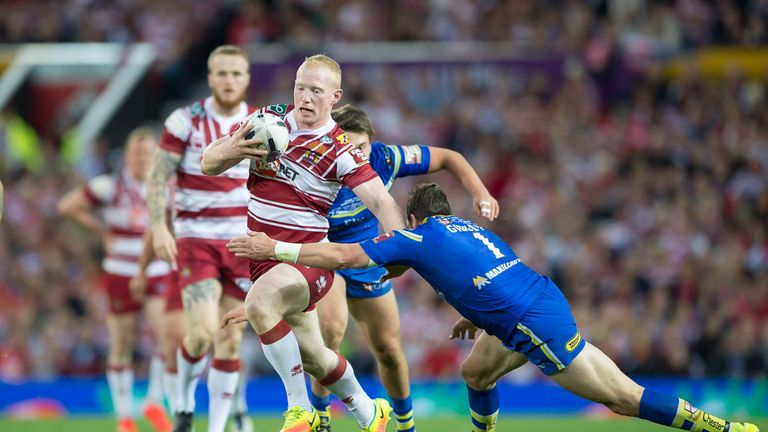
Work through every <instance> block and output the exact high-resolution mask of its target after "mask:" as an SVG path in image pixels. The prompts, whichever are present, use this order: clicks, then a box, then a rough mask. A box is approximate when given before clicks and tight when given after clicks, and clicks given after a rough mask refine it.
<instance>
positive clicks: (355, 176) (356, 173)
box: [336, 146, 379, 189]
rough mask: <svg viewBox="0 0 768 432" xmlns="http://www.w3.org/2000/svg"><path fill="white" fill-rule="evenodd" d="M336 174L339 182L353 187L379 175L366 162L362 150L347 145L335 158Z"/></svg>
mask: <svg viewBox="0 0 768 432" xmlns="http://www.w3.org/2000/svg"><path fill="white" fill-rule="evenodd" d="M336 175H337V176H338V178H339V180H341V184H343V185H344V186H346V187H348V188H350V189H354V188H355V187H357V186H359V185H361V184H363V183H365V182H367V181H369V180H372V179H374V178H376V177H378V176H379V175H378V174H376V171H374V170H373V168H372V167H371V164H370V163H368V157H367V156H366V155H365V153H363V151H362V150H360V149H357V148H351V146H348V147H347V149H346V150H342V153H341V154H340V155H339V156H338V157H337V159H336Z"/></svg>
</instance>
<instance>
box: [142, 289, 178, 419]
mask: <svg viewBox="0 0 768 432" xmlns="http://www.w3.org/2000/svg"><path fill="white" fill-rule="evenodd" d="M164 310H165V299H163V298H162V297H160V296H149V297H146V298H145V299H144V317H145V318H146V320H147V324H148V325H149V328H150V329H151V330H152V335H153V336H154V338H155V342H156V344H157V346H156V348H155V352H154V353H153V354H152V358H151V359H150V363H149V384H148V385H147V395H146V397H145V398H144V406H143V408H142V412H143V414H144V418H146V419H147V421H149V423H150V424H151V425H152V427H153V428H154V429H155V430H156V431H158V432H170V430H171V422H170V420H168V416H167V415H166V414H165V409H163V375H164V369H165V366H164V361H163V353H162V345H163V342H162V338H163V331H164V329H163V314H164ZM174 356H175V355H174Z"/></svg>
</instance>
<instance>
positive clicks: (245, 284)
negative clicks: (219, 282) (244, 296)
mask: <svg viewBox="0 0 768 432" xmlns="http://www.w3.org/2000/svg"><path fill="white" fill-rule="evenodd" d="M235 284H236V285H237V287H238V288H240V289H241V290H243V291H245V292H248V290H250V289H251V280H250V279H249V278H237V279H235Z"/></svg>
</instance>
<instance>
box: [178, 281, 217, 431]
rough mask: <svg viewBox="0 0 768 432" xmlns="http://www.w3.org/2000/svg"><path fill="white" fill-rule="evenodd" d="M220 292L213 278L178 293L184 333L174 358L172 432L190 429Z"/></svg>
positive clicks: (213, 333) (215, 325)
mask: <svg viewBox="0 0 768 432" xmlns="http://www.w3.org/2000/svg"><path fill="white" fill-rule="evenodd" d="M221 291H222V288H221V283H219V281H218V280H216V279H204V280H201V281H199V282H195V283H192V284H190V285H187V286H185V287H184V288H183V289H182V291H181V298H182V303H183V304H184V312H185V314H186V317H187V334H186V335H185V336H184V340H183V342H182V344H181V347H180V348H179V350H178V352H177V355H176V361H177V363H178V377H177V382H178V384H177V385H178V387H177V388H178V397H179V402H178V411H177V413H176V419H175V422H174V432H188V431H189V430H191V427H192V413H194V412H195V388H196V387H197V382H198V380H199V379H200V375H201V374H202V373H203V371H204V370H205V366H206V362H205V354H206V353H207V352H208V350H209V349H210V348H211V344H212V343H213V336H214V335H215V334H216V331H217V330H218V318H219V300H220V299H221Z"/></svg>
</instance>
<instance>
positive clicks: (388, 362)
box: [373, 341, 405, 368]
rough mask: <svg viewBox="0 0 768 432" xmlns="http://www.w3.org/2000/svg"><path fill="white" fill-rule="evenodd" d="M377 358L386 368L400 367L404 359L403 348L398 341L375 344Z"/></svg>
mask: <svg viewBox="0 0 768 432" xmlns="http://www.w3.org/2000/svg"><path fill="white" fill-rule="evenodd" d="M373 352H374V354H375V355H376V359H377V360H378V361H379V363H381V364H382V365H383V366H384V367H386V368H395V367H398V366H399V365H400V364H401V363H402V362H403V360H404V357H405V356H404V354H403V350H402V349H400V344H399V343H397V342H396V341H389V342H386V343H382V344H376V345H374V351H373Z"/></svg>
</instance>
